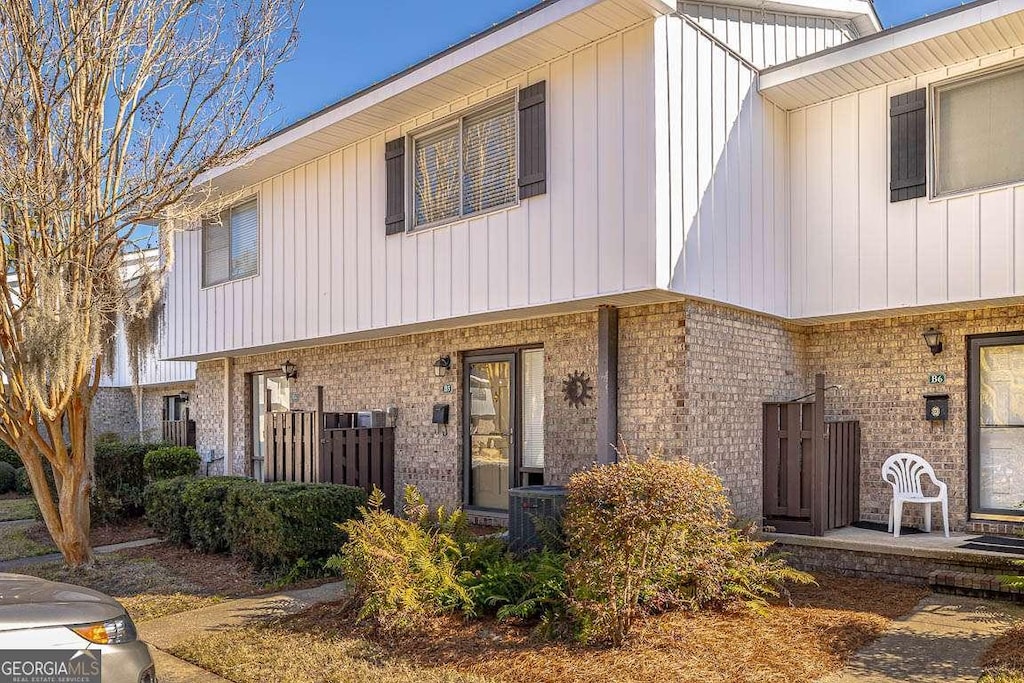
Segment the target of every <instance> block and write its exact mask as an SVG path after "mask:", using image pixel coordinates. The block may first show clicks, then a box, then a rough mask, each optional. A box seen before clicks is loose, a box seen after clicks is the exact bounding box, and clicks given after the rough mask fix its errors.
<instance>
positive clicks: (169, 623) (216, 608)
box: [138, 582, 345, 683]
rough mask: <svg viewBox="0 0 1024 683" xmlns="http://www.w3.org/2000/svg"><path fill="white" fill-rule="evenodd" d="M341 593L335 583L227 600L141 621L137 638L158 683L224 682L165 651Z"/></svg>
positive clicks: (299, 609)
mask: <svg viewBox="0 0 1024 683" xmlns="http://www.w3.org/2000/svg"><path fill="white" fill-rule="evenodd" d="M344 591H345V585H344V584H343V583H341V582H336V583H328V584H324V585H322V586H317V587H315V588H304V589H301V590H294V591H282V592H280V593H274V594H272V595H259V596H255V597H251V598H239V599H237V600H226V601H224V602H221V603H217V604H216V605H210V606H209V607H201V608H199V609H194V610H190V611H188V612H180V613H178V614H170V615H168V616H166V617H160V618H159V619H153V620H152V621H144V622H142V623H141V624H138V629H139V637H140V638H142V640H144V641H146V643H147V644H148V645H149V649H150V652H152V653H153V659H154V661H155V662H156V670H157V675H158V676H159V677H160V683H191V682H192V681H197V682H198V683H217V682H218V681H224V679H223V678H221V677H220V676H216V675H214V674H212V673H210V672H209V671H206V670H205V669H200V668H198V667H196V666H194V665H192V664H189V663H188V662H186V661H184V660H181V659H178V658H177V657H174V656H173V655H170V654H168V653H167V652H166V651H167V650H170V649H172V648H174V647H175V646H176V645H178V644H180V643H182V642H184V641H186V640H191V639H192V638H196V637H201V636H203V635H204V634H206V633H211V632H213V631H220V630H223V629H229V628H235V627H238V626H244V625H245V624H250V623H253V622H257V621H261V620H263V619H267V618H270V617H277V616H282V615H285V614H293V613H295V612H300V611H302V610H304V609H306V608H308V607H312V606H313V605H317V604H319V603H322V602H330V601H332V600H339V599H340V598H341V597H342V596H343V595H344Z"/></svg>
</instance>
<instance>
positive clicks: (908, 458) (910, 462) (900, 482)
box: [882, 453, 949, 538]
mask: <svg viewBox="0 0 1024 683" xmlns="http://www.w3.org/2000/svg"><path fill="white" fill-rule="evenodd" d="M926 474H927V475H928V478H929V479H931V480H932V483H933V484H935V486H937V487H938V489H939V493H938V495H936V496H925V495H924V493H923V492H922V490H921V477H922V476H924V475H926ZM882 480H883V481H887V482H889V484H890V485H891V486H892V502H891V503H889V531H891V532H892V534H893V536H894V537H895V538H899V536H900V524H901V522H902V521H903V504H904V503H921V504H922V505H924V530H925V531H931V530H932V503H942V528H943V530H944V531H945V532H946V538H949V498H948V496H947V495H946V484H945V482H941V481H939V480H938V479H936V478H935V470H934V469H932V466H931V465H929V464H928V462H927V461H926V460H925V459H924V458H922V457H921V456H920V455H914V454H913V453H896V454H895V455H890V456H889V457H888V458H887V459H886V461H885V463H883V464H882Z"/></svg>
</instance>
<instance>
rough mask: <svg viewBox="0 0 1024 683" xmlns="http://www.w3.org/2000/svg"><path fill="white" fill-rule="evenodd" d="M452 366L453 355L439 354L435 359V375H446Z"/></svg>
mask: <svg viewBox="0 0 1024 683" xmlns="http://www.w3.org/2000/svg"><path fill="white" fill-rule="evenodd" d="M451 367H452V357H451V356H448V355H444V356H438V358H437V360H435V361H434V377H444V376H445V375H447V374H448V370H450V369H451Z"/></svg>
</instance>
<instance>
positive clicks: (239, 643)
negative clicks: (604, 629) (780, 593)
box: [174, 575, 925, 683]
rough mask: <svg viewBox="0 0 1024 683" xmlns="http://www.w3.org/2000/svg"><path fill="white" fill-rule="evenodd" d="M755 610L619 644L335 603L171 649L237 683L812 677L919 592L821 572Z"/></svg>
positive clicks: (686, 619) (673, 616) (686, 622)
mask: <svg viewBox="0 0 1024 683" xmlns="http://www.w3.org/2000/svg"><path fill="white" fill-rule="evenodd" d="M818 584H819V585H817V586H815V585H810V586H797V587H795V588H794V589H793V593H792V605H790V604H789V603H788V602H787V601H774V602H773V604H771V605H770V606H769V607H768V608H767V610H766V611H765V612H764V613H763V614H758V613H756V612H751V611H749V610H735V611H729V612H724V613H723V612H713V611H707V612H697V613H692V612H669V613H665V614H661V615H657V616H654V617H650V618H648V619H645V620H644V622H643V623H642V624H641V625H640V626H639V627H638V629H637V631H636V634H635V636H634V637H632V638H631V639H630V641H629V642H628V643H627V644H626V645H624V646H623V647H621V648H599V647H585V646H582V645H576V644H573V643H570V642H565V641H542V640H538V639H537V638H536V637H535V636H534V635H532V633H531V632H532V627H531V626H530V625H522V624H518V625H517V624H514V623H509V622H497V621H495V620H493V619H478V620H472V621H467V620H465V619H463V618H461V617H459V616H447V617H441V618H436V619H432V620H430V621H428V622H427V624H426V625H425V626H424V627H423V628H421V629H417V630H416V631H413V632H408V633H403V634H392V635H389V636H383V635H381V634H380V632H379V631H377V630H375V629H374V628H373V627H372V626H369V625H364V626H357V625H355V618H354V615H353V614H352V612H351V611H350V610H349V609H348V608H347V607H346V606H345V605H341V604H328V605H320V606H318V607H314V608H312V609H310V610H307V611H305V612H302V613H300V614H297V615H293V616H289V617H285V618H280V619H275V620H272V621H268V622H266V623H262V624H257V625H253V626H247V627H242V628H236V629H229V630H225V631H222V632H218V633H215V634H212V635H211V634H205V635H203V636H202V637H201V638H195V639H193V640H190V641H186V642H185V643H183V644H181V645H180V646H178V647H177V648H175V651H174V654H175V655H176V656H179V657H182V658H184V659H187V660H189V661H191V662H193V663H194V664H196V665H198V666H201V667H203V668H205V669H208V670H210V671H213V672H214V673H217V674H218V675H221V676H223V677H225V678H228V679H229V680H233V681H238V682H239V683H243V682H248V681H253V682H255V681H263V680H268V679H270V680H288V681H296V682H301V681H345V682H346V683H348V682H350V681H368V682H369V681H374V682H376V681H380V680H388V681H396V682H399V683H402V682H405V681H408V682H409V683H412V682H413V681H494V682H498V681H501V682H503V683H504V682H519V681H522V682H523V683H527V682H529V683H535V682H537V681H568V682H570V683H571V682H578V683H583V682H585V681H586V682H589V681H612V680H614V681H624V682H625V681H655V682H657V681H758V682H760V681H780V682H781V681H787V682H789V681H793V682H796V681H813V680H815V679H817V678H819V677H821V676H823V675H825V674H828V673H830V672H832V671H837V670H839V669H840V668H842V666H843V665H844V664H845V662H846V661H847V660H848V659H849V657H850V656H851V655H852V654H853V653H854V652H855V651H856V650H857V649H859V648H861V647H863V646H864V645H865V644H866V643H868V642H870V641H871V640H873V639H874V638H876V637H877V636H878V635H880V634H881V633H882V632H883V631H884V630H885V629H886V628H887V626H888V625H889V623H890V621H891V620H892V619H893V618H895V617H898V616H900V615H902V614H904V613H906V612H908V611H910V609H912V608H913V606H914V605H915V604H917V602H918V601H919V600H920V599H921V598H922V597H923V596H924V594H925V591H924V590H922V589H920V588H915V587H912V586H906V585H902V584H895V583H887V582H882V581H874V580H867V579H853V578H843V577H836V576H827V575H822V576H819V577H818Z"/></svg>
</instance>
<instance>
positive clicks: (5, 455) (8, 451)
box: [0, 441, 22, 469]
mask: <svg viewBox="0 0 1024 683" xmlns="http://www.w3.org/2000/svg"><path fill="white" fill-rule="evenodd" d="M0 462H5V463H7V464H8V465H10V466H11V467H12V468H13V469H18V468H19V467H21V466H22V462H21V456H20V455H18V454H17V452H16V451H15V450H14V449H13V448H11V447H10V446H8V445H7V444H5V443H4V442H3V441H0Z"/></svg>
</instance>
